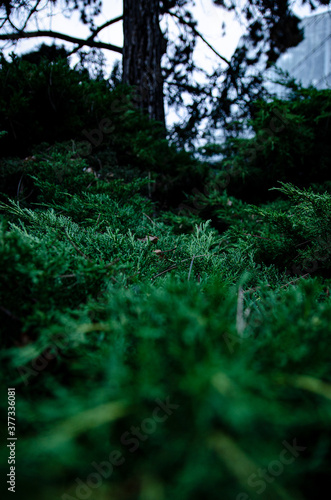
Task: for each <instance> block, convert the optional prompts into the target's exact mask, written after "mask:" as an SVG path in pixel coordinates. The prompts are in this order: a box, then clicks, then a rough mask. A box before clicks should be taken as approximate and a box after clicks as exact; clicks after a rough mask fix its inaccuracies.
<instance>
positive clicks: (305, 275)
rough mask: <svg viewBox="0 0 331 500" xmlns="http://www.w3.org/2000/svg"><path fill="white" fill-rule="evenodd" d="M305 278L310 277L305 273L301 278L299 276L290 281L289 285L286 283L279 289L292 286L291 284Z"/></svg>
mask: <svg viewBox="0 0 331 500" xmlns="http://www.w3.org/2000/svg"><path fill="white" fill-rule="evenodd" d="M307 276H310V274H309V273H307V274H304V275H303V276H299V278H296V279H295V280H293V281H290V282H289V283H286V284H285V285H282V286H281V287H280V288H284V286H288V285H292V284H293V283H295V282H296V281H299V280H301V279H302V278H306V277H307Z"/></svg>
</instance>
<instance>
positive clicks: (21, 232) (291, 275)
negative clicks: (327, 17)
mask: <svg viewBox="0 0 331 500" xmlns="http://www.w3.org/2000/svg"><path fill="white" fill-rule="evenodd" d="M2 64H3V66H2V70H1V71H0V81H1V82H3V81H4V79H5V75H6V74H7V78H9V79H10V78H12V80H10V81H11V82H12V84H13V85H14V84H15V85H16V86H17V87H20V86H24V85H27V82H28V84H29V85H31V86H32V90H31V93H30V94H27V97H26V96H25V97H24V95H25V94H24V93H23V92H21V91H19V89H18V92H17V93H16V94H15V93H12V94H11V95H12V96H13V98H12V101H11V100H10V99H9V98H8V96H7V97H6V95H5V94H4V90H3V89H4V87H1V89H2V90H1V93H0V94H1V97H0V99H1V116H0V123H1V127H0V128H1V129H2V130H3V132H7V133H5V134H0V141H1V143H2V144H7V146H8V144H10V147H8V150H7V151H6V152H4V153H3V155H2V158H1V169H0V185H1V195H0V213H1V215H0V218H1V226H0V254H1V255H0V276H1V285H0V317H1V347H2V349H1V361H2V366H3V370H2V372H1V382H2V386H3V387H4V388H6V387H16V412H17V437H18V439H19V440H18V441H17V443H19V445H17V450H16V453H17V457H16V459H17V463H16V466H17V470H16V474H17V491H19V492H20V494H21V493H22V492H24V497H25V498H34V499H37V500H38V499H44V498H50V499H56V498H61V499H62V500H68V499H71V500H72V498H76V499H78V498H80V499H83V498H86V499H87V498H93V499H99V500H101V499H105V498H112V499H114V500H115V499H116V500H123V499H128V500H131V499H132V500H136V499H137V500H138V499H139V500H141V499H144V500H149V499H151V500H165V499H171V500H195V499H197V500H198V499H199V500H200V499H201V498H209V499H210V500H213V499H215V500H216V499H217V500H219V498H220V497H221V498H224V499H229V500H230V499H236V500H248V499H255V498H256V499H258V498H265V499H268V500H269V499H270V500H274V499H275V500H276V499H289V500H302V499H314V498H316V485H318V486H319V488H321V489H323V486H325V487H327V485H328V484H329V471H330V465H331V452H330V450H331V442H330V441H331V433H330V423H331V371H330V363H329V360H330V351H331V343H330V333H331V328H330V325H331V301H330V238H331V234H330V227H331V225H330V218H331V195H330V190H329V188H328V183H327V180H328V179H327V178H326V174H325V168H326V163H325V157H324V154H325V155H326V154H327V153H326V151H327V148H328V147H329V144H328V141H327V140H326V135H325V136H321V135H319V133H318V131H315V132H316V135H314V136H312V139H311V141H312V142H309V144H308V143H307V141H306V142H305V144H308V146H307V147H309V148H311V150H312V151H313V150H314V148H315V147H316V148H320V146H319V145H318V144H316V141H317V139H316V137H317V136H318V141H322V142H323V141H324V142H323V144H322V146H321V148H320V149H319V151H320V156H319V157H318V158H317V157H316V158H315V160H316V162H315V163H314V165H312V164H311V172H310V171H309V172H310V174H309V175H311V177H309V181H308V178H307V183H306V185H300V182H298V184H299V185H298V186H297V185H296V184H295V182H294V179H293V178H292V177H291V176H290V177H288V173H289V172H292V170H291V169H292V166H293V165H297V162H298V161H299V159H298V158H299V156H300V157H301V155H302V154H304V151H301V149H300V150H299V151H296V152H295V151H294V150H290V149H287V152H286V154H285V153H284V155H285V156H281V153H280V152H279V149H276V150H275V149H273V148H272V147H271V146H270V144H269V142H268V141H267V142H266V145H265V149H263V151H262V150H261V151H259V155H265V156H266V158H267V159H266V165H269V164H273V165H275V167H274V168H275V170H276V171H277V172H278V173H277V174H275V177H274V178H272V181H273V182H272V186H274V187H276V186H278V187H277V189H276V190H274V191H272V192H271V193H270V199H263V200H262V201H261V200H259V196H258V195H257V196H256V197H255V198H254V196H253V195H252V196H251V197H252V198H253V202H254V203H255V204H254V205H249V204H248V203H252V200H251V199H250V198H247V197H246V196H244V191H241V192H242V193H243V196H242V197H240V196H235V195H234V194H233V192H232V191H231V190H232V189H234V190H235V189H237V187H236V182H237V181H238V179H242V180H241V181H240V182H242V186H244V187H245V178H246V177H247V175H248V177H249V175H251V172H250V171H249V169H248V173H247V168H248V167H247V161H248V160H247V158H248V157H247V155H246V153H245V148H246V146H245V142H244V143H243V146H242V147H240V149H237V148H238V147H239V146H238V144H237V145H236V147H235V150H232V153H231V154H232V156H231V155H230V152H231V148H233V143H232V142H229V143H228V144H227V146H226V148H227V156H226V157H225V158H224V160H223V163H221V164H220V165H216V164H214V165H213V164H211V165H210V164H207V163H205V164H204V163H201V162H198V161H197V160H195V159H194V158H192V157H191V156H190V155H189V154H187V153H185V152H178V151H176V149H174V148H173V147H171V146H169V145H168V143H167V141H166V140H165V138H164V137H163V136H162V133H161V131H160V129H159V128H158V125H157V124H153V123H150V122H148V121H147V120H146V119H145V118H144V117H143V116H141V115H140V114H138V113H137V112H136V111H135V110H134V109H133V108H132V106H131V104H130V100H129V98H128V91H127V90H125V89H121V88H116V89H115V90H112V91H111V90H110V89H109V88H108V89H107V88H106V85H105V83H102V82H97V81H89V80H88V79H87V77H86V76H84V75H80V74H79V73H77V74H73V73H74V72H72V71H71V70H69V68H68V67H67V65H66V63H64V62H58V63H52V64H51V65H50V64H48V65H44V66H43V65H42V63H41V64H39V65H34V64H32V63H29V62H27V61H13V62H12V63H10V64H9V63H5V62H3V63H2ZM20 71H21V72H23V73H22V75H26V74H27V73H28V72H30V73H31V75H30V76H29V78H28V79H27V80H24V78H20V79H19V80H17V79H16V78H17V75H19V72H20ZM47 71H51V72H52V82H54V81H55V80H54V78H56V75H57V72H59V73H60V74H61V75H62V76H61V78H63V75H64V74H65V75H67V76H66V78H67V80H65V81H66V83H67V85H64V83H61V82H62V79H59V81H58V85H63V89H62V90H63V92H64V91H66V92H68V96H69V95H70V85H73V86H74V87H75V89H76V87H77V86H79V88H80V89H81V92H82V94H75V92H76V90H77V89H76V90H75V92H73V95H74V94H75V98H74V100H73V102H72V103H71V104H70V103H69V104H68V108H67V107H65V110H64V111H63V112H65V113H67V112H68V113H69V114H70V120H71V121H70V120H67V121H65V124H66V126H65V127H62V126H61V123H62V122H61V120H60V121H59V122H58V125H56V122H55V123H54V124H53V125H54V127H55V126H56V127H58V128H59V130H60V129H61V131H59V135H58V132H57V131H56V130H55V129H53V130H52V131H51V129H49V128H47V127H46V125H45V123H44V122H42V117H41V115H39V114H38V113H39V111H38V109H37V110H36V109H33V108H32V103H31V102H30V101H29V99H32V98H35V97H34V96H35V94H36V95H37V92H41V89H39V87H37V83H38V85H39V84H40V85H42V79H38V78H37V75H38V72H41V73H43V72H44V73H45V72H47ZM11 72H13V75H14V76H15V75H16V76H15V78H14V76H13V75H12V76H11ZM30 73H29V74H30ZM44 73H43V74H44ZM22 75H21V76H22ZM47 82H48V83H47ZM43 85H44V86H45V85H46V87H47V85H49V80H47V79H46V80H44V83H43ZM99 85H100V87H99ZM42 90H43V91H45V92H46V90H47V89H45V87H43V88H42ZM58 90H59V89H58V88H57V91H58ZM45 92H44V95H46V94H47V92H46V93H45ZM305 92H307V93H306V94H305V93H304V94H303V97H302V100H301V106H308V103H307V102H306V101H307V100H308V101H309V99H314V100H315V101H314V102H316V103H318V106H319V108H318V113H320V118H319V119H317V120H313V119H309V120H308V119H307V120H306V121H305V122H304V124H305V125H304V126H305V127H308V126H309V127H311V128H313V126H316V127H317V129H318V127H320V126H321V123H322V121H323V120H324V118H323V116H324V114H323V113H325V112H326V111H325V109H326V108H325V109H324V108H323V106H324V105H325V106H327V104H326V102H329V101H326V100H325V99H329V96H328V94H327V93H323V92H321V93H319V94H318V93H317V91H314V90H310V91H305ZM77 96H78V97H77ZM52 99H53V101H54V99H55V97H54V96H53V97H52ZM15 100H16V101H17V102H16V101H15ZM26 100H28V102H27V105H26V107H24V102H25V101H26ZM15 102H16V104H15ZM92 102H93V106H92V104H91V103H92ZM114 102H115V103H116V104H115V105H114V106H113V107H112V103H114ZM119 103H120V105H119ZM322 104H323V106H322ZM274 105H275V104H274V103H269V104H267V103H265V104H263V106H262V105H261V104H260V105H259V106H260V109H262V110H264V111H263V112H264V113H266V116H268V113H269V114H270V113H271V112H272V109H273V106H274ZM277 105H281V106H283V107H284V108H285V107H290V106H292V108H293V103H292V101H289V102H284V103H277ZM15 106H17V107H16V108H15ZM71 106H73V107H71ZM75 106H78V107H79V109H78V110H77V113H76V111H75V110H74V107H75ZM84 106H85V108H84ZM297 106H298V107H300V106H299V103H297ZM321 106H322V107H321ZM92 108H93V111H91V110H92ZM4 109H5V110H7V111H6V113H7V115H6V114H5V111H4ZM84 109H85V111H84ZM105 109H106V110H108V111H107V113H108V112H109V113H108V114H107V113H106V114H103V113H104V110H105ZM300 109H301V108H300ZM8 110H11V111H10V112H11V113H12V114H11V115H10V120H11V123H12V124H14V125H13V127H14V129H15V133H16V135H17V136H19V133H20V132H19V130H20V127H21V126H22V127H23V128H24V127H28V134H29V135H27V136H26V142H25V143H24V141H23V143H22V149H19V147H17V148H16V150H15V151H16V153H17V156H16V157H14V155H13V154H12V152H13V149H12V148H13V147H14V146H13V144H14V143H15V136H14V135H11V136H10V138H9V139H8V135H10V134H11V132H10V130H13V127H11V128H10V127H7V126H6V119H8V116H9V115H8V113H9V111H8ZM40 112H41V111H40ZM314 112H316V113H317V110H316V109H315V111H314ZM15 113H16V114H15ZM26 113H37V114H38V116H37V115H35V116H34V117H33V119H32V118H31V117H30V116H29V114H28V115H27V114H26ZM61 113H62V111H61ZM61 113H60V115H59V117H61V116H62V115H61ZM75 113H76V114H75ZM94 113H95V115H94ZM260 113H262V111H261V112H260ZM291 113H292V114H291V117H289V116H288V115H287V119H288V120H289V121H292V122H293V123H295V122H296V121H297V122H300V123H303V121H302V119H301V118H300V119H299V117H298V116H297V115H296V114H295V109H292V111H291ZM300 113H301V111H300ZM6 116H7V118H6ZM65 116H67V115H65ZM258 116H259V117H260V118H259V120H261V127H262V128H263V126H264V125H263V124H264V123H265V120H268V118H266V117H265V118H264V119H262V118H261V117H262V115H261V114H260V115H258ZM300 116H301V115H300ZM62 118H63V116H62ZM105 119H108V120H109V121H107V122H105V121H102V120H105ZM80 120H81V121H80ZM292 122H291V123H292ZM63 123H64V122H63ZM100 123H101V125H100ZM256 123H257V122H256ZM323 123H324V122H323ZM15 124H16V125H15ZM24 124H26V125H24ZM40 124H42V125H40ZM314 124H315V125H314ZM324 126H325V127H326V126H327V124H326V122H325V123H324ZM15 127H16V128H15ZM66 127H68V128H66ZM77 127H78V128H77ZM82 130H86V134H85V136H84V134H82V133H81V131H82ZM300 130H301V129H300ZM300 130H298V136H295V140H298V137H299V135H300V134H301V131H300ZM323 130H324V129H323ZM279 133H281V132H279ZM295 133H296V130H295V128H293V134H294V135H295ZM48 134H50V135H49V136H48ZM62 134H63V135H62ZM257 134H259V131H258V130H257ZM23 135H24V134H23ZM84 137H85V138H84ZM323 137H324V139H323ZM53 139H54V140H53ZM55 139H56V140H57V141H61V142H57V143H56V144H55ZM8 140H9V142H6V141H8ZM276 140H277V141H278V140H279V141H283V139H280V138H279V137H278V136H276V137H275V138H274V142H275V141H276ZM10 141H12V142H10ZM13 141H14V142H13ZM42 141H44V142H43V143H41V144H40V142H42ZM45 141H46V142H48V144H46V143H45ZM84 141H85V142H84ZM247 141H249V140H248V139H247ZM251 141H254V139H252V140H251ZM293 141H294V139H293ZM247 144H248V143H247ZM251 144H252V143H251ZM280 144H281V143H280ZM282 144H284V142H283V143H282ZM291 144H292V142H291V141H288V143H286V144H285V146H286V148H289V147H290V145H291ZM269 146H270V148H269ZM285 146H284V147H285ZM279 147H280V146H279ZM24 148H28V149H24ZM29 148H30V149H29ZM301 148H304V145H303V144H302V145H301ZM275 151H277V154H276V153H275ZM9 153H11V154H10V155H9ZM278 154H279V155H280V156H278ZM296 154H297V155H299V156H295V155H296ZM311 154H313V153H311ZM25 155H28V156H25ZM238 155H241V156H240V158H241V160H240V158H239V156H238ZM285 157H288V170H286V169H285V159H284V158H285ZM231 158H232V161H233V165H234V166H235V169H236V170H235V171H236V172H237V175H236V176H233V175H232V176H231V175H229V172H230V170H229V168H228V165H229V162H230V159H231ZM307 158H308V159H307ZM307 158H306V157H305V156H304V159H303V160H302V165H303V166H302V172H307V171H308V170H307V169H308V166H307V165H308V163H307V164H306V163H305V162H306V161H307V162H308V161H312V157H309V156H307ZM309 158H310V160H309ZM239 160H240V161H239ZM286 161H287V160H286ZM268 162H269V163H268ZM273 162H274V163H273ZM277 162H278V163H277ZM254 166H255V167H254V168H256V169H257V170H258V169H260V166H259V163H258V162H257V163H254ZM281 166H282V169H283V170H281V168H280V167H281ZM252 168H253V167H252ZM293 169H294V167H293ZM294 171H295V169H294V170H293V172H294ZM300 172H301V171H298V175H299V174H300ZM232 173H233V171H232ZM261 175H262V174H261ZM263 175H264V174H263ZM291 175H292V174H291ZM304 175H306V174H304ZM266 178H267V177H266ZM268 178H269V177H268ZM299 178H300V175H299V177H298V179H299ZM274 181H275V182H274ZM277 181H281V184H277ZM270 187H271V186H270ZM239 192H240V190H239V188H238V189H237V193H239ZM262 198H265V197H264V195H263V197H262ZM5 391H6V389H4V391H3V398H2V406H1V410H0V411H1V415H2V416H3V418H4V420H6V414H7V405H6V400H5V396H6V393H5ZM7 457H8V449H5V448H3V449H2V450H1V460H2V462H1V463H2V464H4V466H2V472H4V474H7V469H8V464H7ZM111 462H112V463H111ZM22 494H23V493H22Z"/></svg>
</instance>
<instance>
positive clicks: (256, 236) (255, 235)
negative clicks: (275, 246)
mask: <svg viewBox="0 0 331 500" xmlns="http://www.w3.org/2000/svg"><path fill="white" fill-rule="evenodd" d="M243 234H244V235H245V236H253V237H254V238H261V240H269V241H274V240H273V239H272V238H264V237H263V236H258V235H257V234H250V233H243Z"/></svg>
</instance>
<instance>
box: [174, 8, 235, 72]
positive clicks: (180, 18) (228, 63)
mask: <svg viewBox="0 0 331 500" xmlns="http://www.w3.org/2000/svg"><path fill="white" fill-rule="evenodd" d="M169 14H170V15H171V16H173V17H176V18H177V19H178V20H179V21H180V22H181V23H182V24H185V25H186V26H188V27H189V28H191V30H192V31H193V33H194V34H195V35H197V36H198V37H199V38H201V40H202V41H203V42H204V43H205V44H206V45H207V46H208V47H209V48H210V49H211V50H212V51H213V52H214V54H216V55H217V57H219V58H220V59H222V61H224V62H225V63H226V64H227V65H228V66H230V67H231V64H230V61H228V60H227V59H226V58H225V57H224V56H222V55H221V54H220V53H219V52H217V50H215V49H214V47H213V46H212V45H210V43H209V42H207V40H206V39H205V38H204V36H203V35H202V34H201V33H200V31H198V30H197V29H196V28H195V27H194V26H193V25H192V23H189V22H188V21H185V19H184V18H183V17H181V16H179V15H178V14H175V13H174V12H169Z"/></svg>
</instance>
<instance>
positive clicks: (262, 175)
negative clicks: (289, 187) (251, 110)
mask: <svg viewBox="0 0 331 500" xmlns="http://www.w3.org/2000/svg"><path fill="white" fill-rule="evenodd" d="M330 112H331V90H316V89H314V88H309V89H304V88H301V87H295V88H294V90H293V91H292V93H291V94H290V95H289V97H288V100H285V101H282V100H279V99H274V100H273V101H271V102H265V101H259V102H257V103H256V112H255V116H254V118H253V119H252V121H251V124H250V125H251V128H252V132H253V134H254V135H253V137H252V138H250V139H247V138H240V139H238V138H237V139H229V140H228V142H227V143H226V145H225V147H224V150H223V154H224V159H223V162H222V163H221V168H222V169H225V170H226V171H228V172H229V173H230V175H231V172H237V173H241V174H242V175H236V176H232V181H231V184H230V185H229V190H230V191H229V192H230V194H233V195H236V196H238V197H239V198H244V199H245V200H246V201H249V202H251V203H255V202H261V201H266V200H268V199H270V193H268V189H269V188H272V187H274V186H275V185H276V184H277V182H278V181H282V182H291V183H293V184H295V185H297V186H298V187H309V186H310V185H311V184H312V183H319V184H321V183H324V182H326V181H329V170H330V167H329V165H330V156H331V145H330V141H329V137H330V133H331V129H330V127H331V125H330ZM242 176H244V180H243V179H242Z"/></svg>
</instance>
